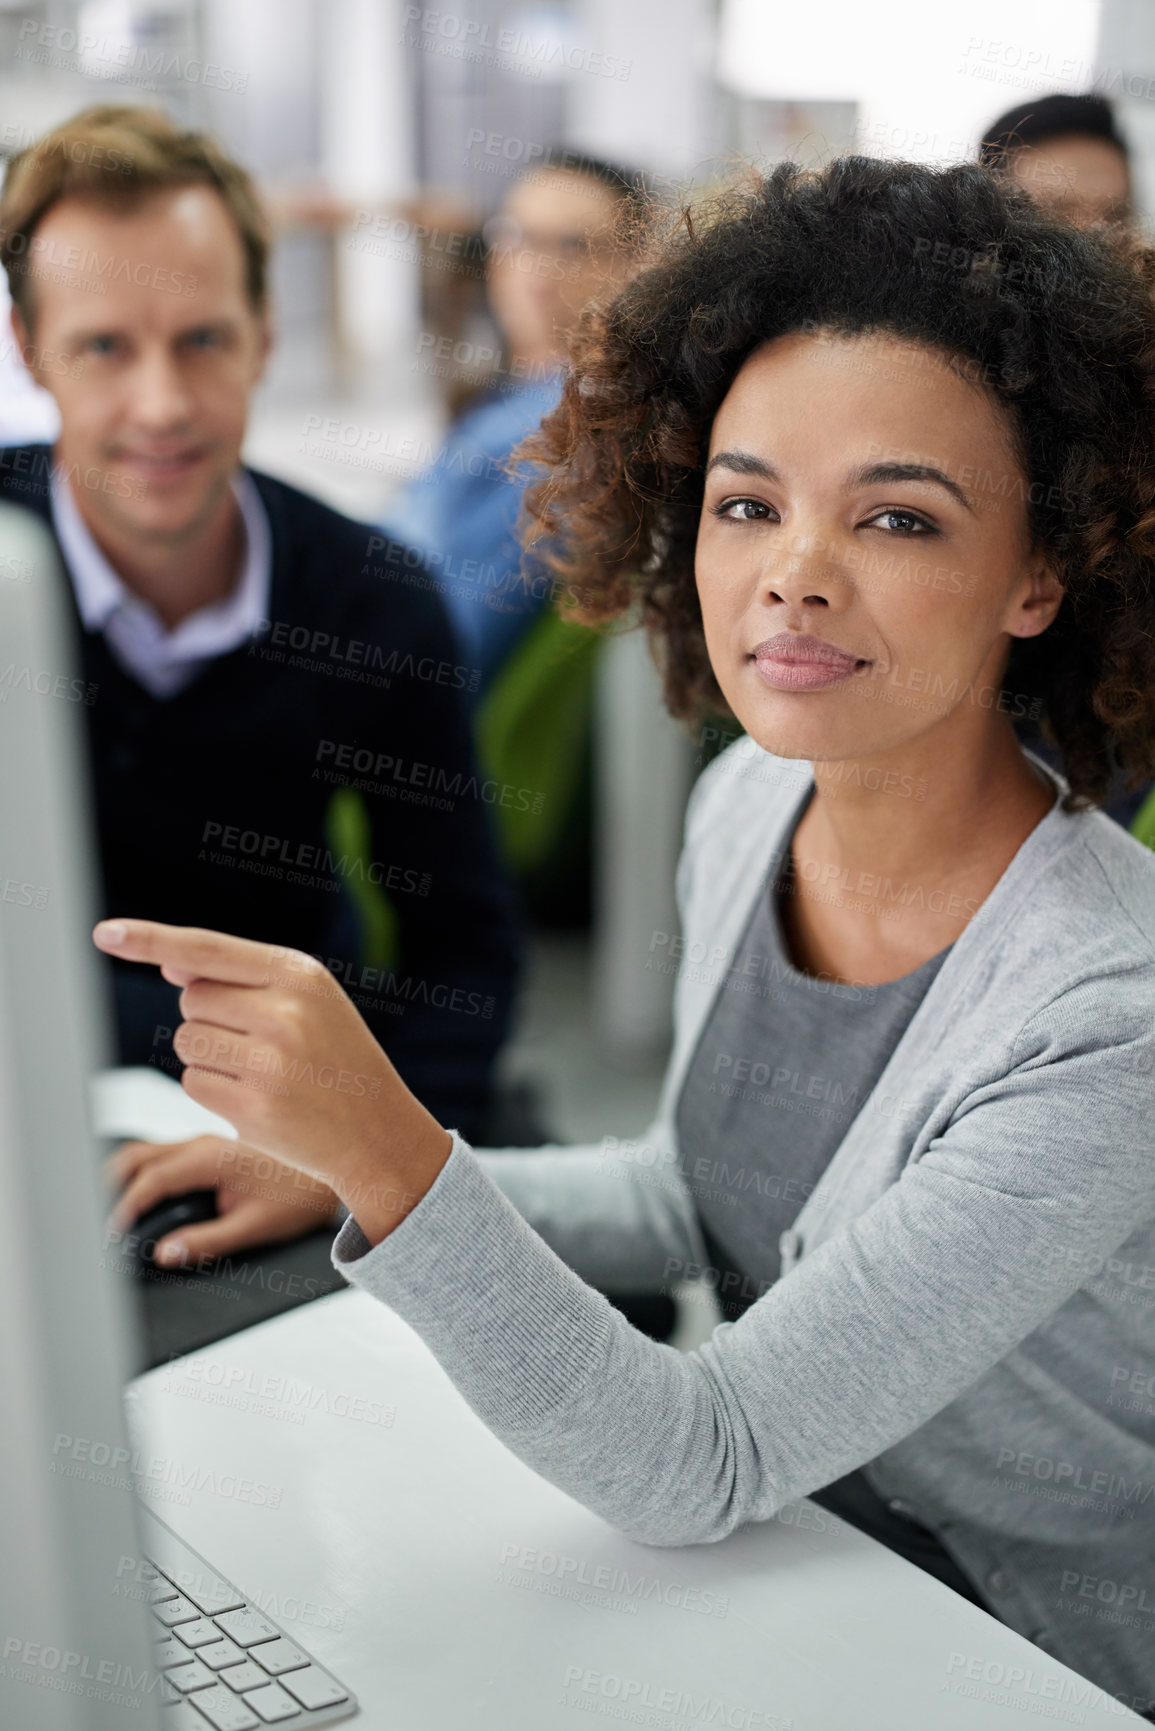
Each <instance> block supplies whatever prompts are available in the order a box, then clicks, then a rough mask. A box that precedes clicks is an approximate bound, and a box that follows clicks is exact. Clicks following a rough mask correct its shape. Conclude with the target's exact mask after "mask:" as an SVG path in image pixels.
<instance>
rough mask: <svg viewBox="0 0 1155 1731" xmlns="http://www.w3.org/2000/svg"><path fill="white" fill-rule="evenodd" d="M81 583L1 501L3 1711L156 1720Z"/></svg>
mask: <svg viewBox="0 0 1155 1731" xmlns="http://www.w3.org/2000/svg"><path fill="white" fill-rule="evenodd" d="M99 696H100V694H99V692H92V691H90V690H89V689H88V688H87V687H86V686H85V684H84V682H83V681H82V679H81V678H80V675H79V658H78V654H77V646H76V644H75V643H74V642H73V641H72V640H71V623H70V619H69V614H68V609H67V603H66V594H65V590H64V578H63V576H62V573H61V570H60V566H59V562H58V559H57V556H56V552H55V548H54V545H53V543H52V540H51V537H50V536H49V535H48V533H47V531H46V529H45V528H44V526H43V525H42V524H41V523H40V522H39V521H38V520H37V519H36V518H35V517H34V516H33V515H32V514H31V513H30V512H25V511H23V510H20V509H18V508H14V507H11V506H5V507H0V1319H2V1320H0V1403H2V1405H3V1412H4V1417H3V1422H2V1425H0V1532H2V1533H3V1543H2V1550H0V1555H2V1561H0V1571H2V1581H0V1703H2V1705H0V1723H2V1724H3V1725H5V1726H12V1727H14V1728H15V1727H19V1731H81V1728H82V1727H83V1731H105V1728H107V1731H125V1728H127V1727H132V1728H134V1731H135V1728H136V1727H140V1731H158V1728H159V1727H160V1725H161V1715H162V1712H163V1711H164V1709H163V1708H162V1705H161V1693H160V1688H159V1678H158V1676H157V1673H156V1671H155V1670H154V1668H153V1665H152V1653H151V1646H150V1640H149V1627H148V1617H149V1612H148V1608H147V1606H146V1605H145V1604H144V1603H142V1602H141V1600H140V1599H139V1598H136V1597H128V1596H124V1595H123V1593H118V1592H117V1591H116V1587H117V1579H118V1577H117V1566H118V1564H120V1563H122V1559H124V1558H125V1557H126V1556H137V1555H139V1554H140V1546H139V1534H138V1530H137V1524H136V1509H135V1496H134V1492H133V1487H132V1481H131V1474H130V1470H129V1469H130V1462H131V1452H130V1445H129V1441H128V1437H127V1434H126V1427H125V1420H124V1409H123V1392H122V1391H123V1385H124V1382H125V1380H126V1378H127V1377H128V1375H129V1373H130V1369H131V1367H133V1366H134V1365H136V1364H137V1363H138V1362H139V1354H138V1352H137V1349H136V1342H135V1340H134V1338H133V1330H134V1312H133V1309H132V1305H131V1302H130V1294H129V1292H128V1291H127V1290H126V1287H125V1282H124V1279H123V1277H122V1276H120V1275H119V1274H118V1273H117V1272H116V1270H115V1266H114V1261H113V1259H110V1258H109V1257H108V1255H107V1252H106V1245H105V1240H104V1233H103V1222H104V1219H105V1217H106V1215H107V1213H108V1208H109V1199H108V1198H107V1197H106V1196H105V1195H104V1193H103V1188H102V1182H101V1177H100V1163H99V1159H98V1155H97V1148H96V1142H95V1138H94V1135H93V1132H92V1129H91V1127H90V1121H89V1109H88V1094H89V1083H90V1078H91V1077H92V1075H93V1074H94V1073H95V1071H96V1070H97V1069H99V1068H101V1067H103V1066H104V1065H105V1064H106V1063H107V1062H108V1053H107V1051H106V1049H105V1047H104V1042H103V1038H102V1034H103V1030H104V1029H106V1028H108V1027H109V1026H110V1025H111V1023H110V1005H109V1004H108V1003H107V1002H106V1001H105V999H104V995H103V984H104V982H103V980H102V977H101V972H100V958H99V957H98V955H97V953H96V951H95V950H94V949H93V946H92V942H91V937H90V932H91V927H92V923H93V917H94V913H95V903H94V884H93V878H92V870H91V862H92V859H93V851H92V842H91V839H90V838H91V837H92V835H93V834H94V829H93V826H92V823H91V821H90V812H89V809H88V789H87V781H86V776H85V773H84V768H83V758H82V752H83V748H84V742H83V729H82V715H81V710H82V706H83V705H85V704H86V703H88V702H91V701H97V702H98V701H99Z"/></svg>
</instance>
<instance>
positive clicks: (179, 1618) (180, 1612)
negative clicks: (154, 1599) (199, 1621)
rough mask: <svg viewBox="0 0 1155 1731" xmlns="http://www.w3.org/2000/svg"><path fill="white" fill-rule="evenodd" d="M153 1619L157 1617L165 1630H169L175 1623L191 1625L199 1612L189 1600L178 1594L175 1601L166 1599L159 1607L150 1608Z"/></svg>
mask: <svg viewBox="0 0 1155 1731" xmlns="http://www.w3.org/2000/svg"><path fill="white" fill-rule="evenodd" d="M152 1614H153V1616H154V1617H159V1618H160V1621H161V1622H162V1623H163V1624H164V1626H165V1628H166V1629H171V1628H172V1627H173V1625H174V1624H176V1623H191V1622H192V1621H193V1619H194V1618H195V1617H199V1616H200V1612H199V1611H198V1610H197V1608H196V1606H195V1605H194V1604H193V1603H192V1601H191V1600H189V1599H186V1598H185V1597H184V1595H183V1594H181V1593H178V1594H177V1595H176V1598H175V1599H166V1600H165V1601H164V1603H163V1604H161V1605H154V1606H153V1607H152Z"/></svg>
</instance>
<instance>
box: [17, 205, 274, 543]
mask: <svg viewBox="0 0 1155 1731" xmlns="http://www.w3.org/2000/svg"><path fill="white" fill-rule="evenodd" d="M29 264H30V269H31V272H32V281H31V282H30V284H29V287H30V290H31V304H32V322H33V328H32V329H31V330H27V329H25V327H24V325H23V323H22V321H21V320H20V318H19V315H18V314H16V313H14V314H13V324H14V328H15V333H16V338H17V341H18V342H19V343H21V344H22V345H23V346H25V347H27V346H29V345H30V346H31V349H32V351H33V357H34V358H33V367H32V370H33V373H34V375H35V376H36V377H37V379H38V380H39V382H40V383H41V384H43V385H44V386H45V387H46V388H47V389H48V390H49V391H51V393H52V395H53V396H54V397H55V399H56V403H57V407H58V408H59V410H60V420H61V432H60V438H59V440H58V442H57V446H56V456H57V459H58V461H59V462H60V463H62V464H63V465H64V466H65V468H66V471H67V473H68V476H69V479H70V483H71V486H72V491H73V495H74V497H75V498H76V502H77V504H78V506H79V507H80V510H81V512H82V514H83V516H84V517H85V519H86V521H87V522H88V523H89V525H90V527H91V528H92V529H93V530H94V531H95V532H96V533H97V535H99V533H100V530H101V528H102V527H103V528H104V529H105V530H106V531H108V532H109V533H110V534H111V535H112V536H113V537H114V538H115V539H123V537H124V536H125V535H126V534H129V535H131V536H132V537H133V539H134V541H136V542H137V543H138V544H143V545H148V544H150V543H151V544H152V545H154V546H176V545H180V544H181V543H182V542H184V541H187V540H188V539H190V538H192V537H194V536H195V535H196V534H197V533H198V532H199V530H200V529H201V528H202V527H203V526H204V525H205V524H206V523H208V522H209V521H210V520H211V518H212V516H213V514H214V512H215V511H216V510H217V509H219V507H220V503H221V500H222V499H223V498H224V496H225V494H226V493H227V490H228V487H229V483H230V481H231V479H232V477H233V475H234V474H235V473H236V470H237V466H238V464H239V462H240V455H241V444H242V441H243V439H244V433H245V420H246V414H247V410H248V400H249V393H250V391H251V390H252V388H253V386H254V385H255V384H256V382H257V380H258V379H259V377H260V375H261V371H262V369H263V366H264V362H265V357H266V355H267V352H268V347H269V329H268V322H267V318H266V317H265V316H264V315H263V314H259V313H257V312H256V311H255V310H254V308H253V306H252V304H251V302H250V301H249V299H248V296H247V294H246V292H245V276H244V249H243V246H242V243H241V238H240V235H239V234H238V232H237V228H236V224H235V223H234V222H233V220H232V218H231V216H230V215H229V212H228V210H227V208H226V206H225V204H224V202H223V200H222V199H221V198H220V196H219V195H218V194H217V193H216V192H215V191H214V190H213V189H212V188H211V187H206V186H190V187H181V188H177V189H174V190H172V191H164V192H157V193H154V194H152V195H150V196H148V197H146V198H145V199H143V200H142V201H141V202H140V203H139V204H137V205H135V206H133V207H132V208H130V209H128V210H123V211H121V210H115V209H109V208H108V207H106V206H104V205H101V204H96V203H92V202H89V201H87V200H83V199H77V198H67V199H62V200H61V201H60V203H59V204H56V205H53V207H52V208H51V209H50V210H49V211H48V213H47V214H46V216H45V217H44V218H43V220H42V221H41V222H40V224H39V226H38V227H37V229H36V232H35V235H34V237H33V242H32V246H31V247H30V248H29ZM41 352H42V353H43V354H44V355H45V356H51V357H52V359H53V362H54V364H53V365H52V366H51V367H49V366H45V367H43V368H39V367H38V366H37V365H36V364H35V356H36V355H37V354H39V353H41ZM65 361H66V362H67V365H64V364H62V362H65Z"/></svg>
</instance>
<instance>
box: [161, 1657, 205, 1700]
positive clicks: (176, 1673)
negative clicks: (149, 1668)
mask: <svg viewBox="0 0 1155 1731" xmlns="http://www.w3.org/2000/svg"><path fill="white" fill-rule="evenodd" d="M164 1680H165V1682H166V1683H171V1684H172V1686H173V1688H174V1689H179V1690H180V1692H181V1694H182V1695H188V1694H190V1693H191V1691H192V1690H193V1689H207V1688H208V1686H209V1684H210V1683H215V1682H216V1678H215V1676H214V1675H213V1673H212V1672H211V1671H210V1670H209V1669H208V1667H207V1666H205V1665H202V1664H201V1662H200V1660H199V1659H190V1660H189V1662H188V1664H187V1665H174V1666H173V1668H172V1670H171V1671H166V1672H165V1674H164Z"/></svg>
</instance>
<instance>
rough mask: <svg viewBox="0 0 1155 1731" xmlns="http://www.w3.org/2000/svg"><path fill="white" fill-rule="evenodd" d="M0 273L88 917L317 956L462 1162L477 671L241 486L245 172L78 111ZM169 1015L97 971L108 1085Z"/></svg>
mask: <svg viewBox="0 0 1155 1731" xmlns="http://www.w3.org/2000/svg"><path fill="white" fill-rule="evenodd" d="M0 261H2V262H3V265H4V268H5V270H6V272H7V275H8V280H9V285H10V290H11V294H12V299H13V303H14V312H13V325H14V335H15V340H16V342H17V343H18V345H19V347H20V350H21V352H22V353H23V354H24V355H25V357H26V359H27V360H28V362H29V364H30V366H31V370H32V371H33V373H34V375H35V376H36V377H37V378H38V380H39V382H41V383H42V384H44V385H45V386H46V387H47V388H48V390H49V391H50V392H51V393H52V395H53V397H54V398H55V400H56V403H57V406H58V408H59V412H60V417H61V432H60V436H59V439H58V440H57V442H56V444H55V446H54V447H52V448H50V447H48V446H47V445H41V446H23V447H12V448H8V449H4V450H0V495H2V496H4V497H6V498H7V499H8V500H9V501H11V502H12V503H16V504H23V505H25V506H27V507H30V508H31V509H32V510H34V511H36V512H38V513H39V514H40V515H41V516H42V517H43V518H44V519H46V520H47V522H48V523H49V524H50V525H51V527H52V528H53V530H54V531H55V534H56V537H57V540H58V543H59V547H60V551H61V554H62V557H63V563H64V566H65V569H66V571H67V573H68V577H69V579H70V587H69V599H70V601H71V602H72V604H73V612H74V617H75V622H76V626H77V631H78V636H79V639H80V644H81V654H82V662H83V666H82V671H83V676H84V681H85V689H86V692H87V694H88V703H87V706H86V708H85V719H86V721H87V723H88V739H89V745H90V749H91V772H92V783H93V787H94V790H95V810H96V817H97V821H98V833H99V843H100V868H101V870H100V876H101V906H100V912H101V913H102V914H105V915H108V914H117V913H131V914H135V915H143V916H145V917H149V918H153V919H159V920H164V921H168V922H171V923H174V924H180V925H199V926H206V927H211V928H213V929H216V930H223V931H228V932H235V933H238V934H242V935H245V936H248V937H252V938H257V939H261V940H265V941H268V942H270V943H274V944H281V945H286V946H289V947H291V948H293V949H297V950H305V951H308V952H310V953H312V954H314V955H316V956H318V957H320V958H321V959H322V960H323V961H324V962H325V963H326V964H327V965H328V966H329V967H330V968H331V969H332V970H333V972H334V973H335V974H336V975H337V977H338V978H339V979H341V981H342V982H343V983H344V984H345V986H346V987H347V989H348V990H349V992H350V995H351V996H352V997H353V1000H354V1002H355V1003H356V1004H357V1005H358V1008H359V1009H360V1010H361V1012H362V1014H363V1015H364V1017H365V1020H366V1021H367V1022H368V1024H369V1026H370V1028H371V1029H372V1030H373V1033H374V1034H375V1036H376V1037H377V1038H378V1040H379V1041H380V1043H381V1044H382V1045H383V1046H384V1048H385V1049H386V1051H387V1052H388V1054H389V1056H390V1057H391V1058H392V1060H393V1061H394V1063H395V1064H396V1066H397V1068H398V1070H399V1071H400V1073H401V1074H402V1075H403V1076H405V1077H407V1078H408V1080H409V1083H410V1085H411V1086H412V1088H413V1089H414V1091H415V1092H416V1093H417V1094H418V1095H419V1096H420V1098H421V1099H422V1100H424V1101H425V1102H426V1103H427V1104H428V1105H429V1107H430V1109H431V1110H436V1111H437V1112H438V1113H439V1115H441V1116H442V1117H443V1118H444V1120H445V1121H446V1122H449V1123H452V1124H455V1125H459V1126H461V1127H462V1130H463V1133H464V1134H467V1135H469V1136H471V1137H472V1138H473V1139H474V1140H483V1139H484V1138H485V1135H486V1130H487V1124H488V1122H489V1110H490V1106H491V1098H492V1070H493V1062H494V1058H495V1055H496V1053H497V1050H498V1048H499V1046H500V1044H501V1041H502V1038H503V1035H504V1032H505V1029H506V1026H507V1022H508V1018H509V1012H510V1008H511V998H512V994H513V991H514V987H515V982H516V975H517V950H518V945H517V934H516V919H515V914H514V909H513V901H512V893H511V890H510V888H509V886H508V883H507V881H506V879H505V877H504V874H503V872H502V870H501V868H500V866H499V862H498V858H497V854H496V848H495V839H494V835H493V831H492V820H491V814H490V812H489V810H488V809H487V806H486V803H485V801H484V799H483V798H482V797H481V795H480V791H479V778H478V776H477V775H476V773H475V767H474V759H473V754H472V747H471V743H470V736H469V725H468V720H467V715H466V709H465V704H464V696H465V694H466V692H467V691H468V689H469V687H470V685H471V684H475V683H476V681H477V678H478V675H477V671H476V668H474V667H472V666H470V665H468V664H466V663H465V661H464V660H463V657H462V655H461V654H460V652H459V651H458V649H457V647H456V644H455V641H454V638H453V635H452V632H451V630H450V627H449V623H448V620H447V619H446V616H445V612H444V608H443V607H442V605H441V603H440V600H439V599H438V597H437V596H436V594H435V593H434V592H432V589H431V585H429V584H428V583H425V584H415V583H414V582H413V581H412V575H413V573H412V569H410V570H409V571H408V572H403V571H402V570H394V569H391V568H390V567H389V565H388V562H387V561H386V562H384V563H382V562H381V560H380V558H379V557H378V558H377V560H376V563H369V562H367V547H368V545H369V541H370V538H371V536H372V533H373V531H372V530H371V529H370V528H369V527H367V526H364V525H360V524H356V523H353V522H351V521H349V520H348V519H347V518H345V517H342V516H341V515H339V514H338V513H337V512H335V511H332V510H330V509H329V508H328V507H327V506H325V505H323V504H321V503H320V502H318V501H317V500H315V499H313V498H310V497H308V496H307V495H306V494H304V493H302V492H299V491H298V490H297V489H295V488H293V487H289V486H286V485H285V484H283V483H282V482H279V481H277V480H274V479H272V478H271V477H269V476H267V475H263V474H259V473H255V472H253V471H251V470H248V469H246V468H245V467H244V466H243V465H242V462H241V447H242V441H243V439H244V434H245V425H246V416H247V411H248V405H249V397H250V393H251V392H252V390H253V388H254V387H255V385H256V384H257V382H258V380H259V379H260V377H261V373H262V370H263V367H264V364H265V359H266V356H267V354H268V351H269V346H270V340H271V339H270V322H269V307H268V296H267V286H266V274H267V264H268V242H267V234H266V229H265V224H264V218H263V215H262V212H261V209H260V207H259V204H258V202H257V199H256V195H255V192H254V189H253V187H252V184H251V182H250V180H249V177H248V176H247V174H246V173H245V172H244V171H243V170H242V169H241V168H240V167H239V166H238V165H237V164H236V163H235V162H232V161H231V160H229V158H227V157H226V156H225V155H224V154H223V153H222V152H221V150H220V149H219V148H218V147H217V146H216V145H215V144H214V142H213V141H212V140H211V139H210V138H208V137H207V136H205V135H203V134H200V133H195V132H184V131H180V130H178V128H177V127H176V126H174V125H173V123H172V122H170V121H169V120H168V119H167V118H166V116H165V115H164V114H162V113H160V112H158V111H150V110H146V109H141V108H118V107H99V108H94V109H89V110H87V111H85V112H84V113H82V114H80V115H78V116H77V117H76V118H75V119H73V120H72V121H71V122H69V123H68V124H67V125H66V126H63V127H61V128H59V129H58V130H57V131H55V132H54V133H51V134H49V135H48V136H47V137H45V138H43V139H41V140H40V141H39V142H38V143H36V144H35V145H33V146H31V147H30V148H28V149H26V150H24V151H23V152H21V154H20V155H19V156H17V157H16V158H15V159H14V160H13V162H12V164H11V165H10V167H9V170H8V174H7V177H6V180H5V184H4V189H3V195H2V199H0ZM62 361H63V364H61V362H62ZM176 1000H177V991H176V988H175V987H170V986H167V985H166V984H165V982H164V981H161V980H159V979H150V978H149V977H148V974H147V972H146V971H145V970H140V969H133V968H131V967H129V966H127V965H118V966H117V968H116V973H115V1003H116V1017H117V1047H118V1054H119V1058H120V1061H121V1062H122V1063H148V1062H154V1063H160V1064H162V1065H163V1066H164V1067H165V1068H168V1069H170V1070H174V1071H175V1070H176V1069H177V1068H178V1067H179V1066H178V1064H177V1061H176V1060H175V1058H174V1057H173V1056H172V1052H171V1043H170V1038H171V1031H172V1029H174V1028H175V1027H176V1026H177V1025H178V1022H179V1013H178V1009H177V1001H176ZM61 1062H62V1063H66V1062H68V1054H66V1053H62V1054H61ZM467 1125H468V1126H469V1127H470V1128H469V1129H468V1130H467V1129H466V1128H465V1127H466V1126H467ZM188 1187H189V1188H193V1187H194V1186H192V1185H190V1186H188ZM301 1212H302V1211H301V1210H298V1211H297V1214H294V1213H293V1211H292V1205H287V1212H286V1211H285V1210H284V1209H283V1210H282V1216H281V1217H279V1225H280V1226H281V1227H284V1229H285V1231H284V1234H283V1235H288V1233H289V1232H290V1231H292V1230H302V1229H304V1227H305V1226H307V1225H309V1224H311V1223H312V1222H311V1221H309V1220H307V1219H302V1218H300V1216H301ZM322 1212H324V1210H322ZM270 1222H272V1225H271V1226H270V1230H269V1232H268V1234H267V1235H268V1236H276V1230H274V1229H273V1228H274V1227H276V1226H277V1222H275V1221H273V1219H272V1216H271V1215H270Z"/></svg>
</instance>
